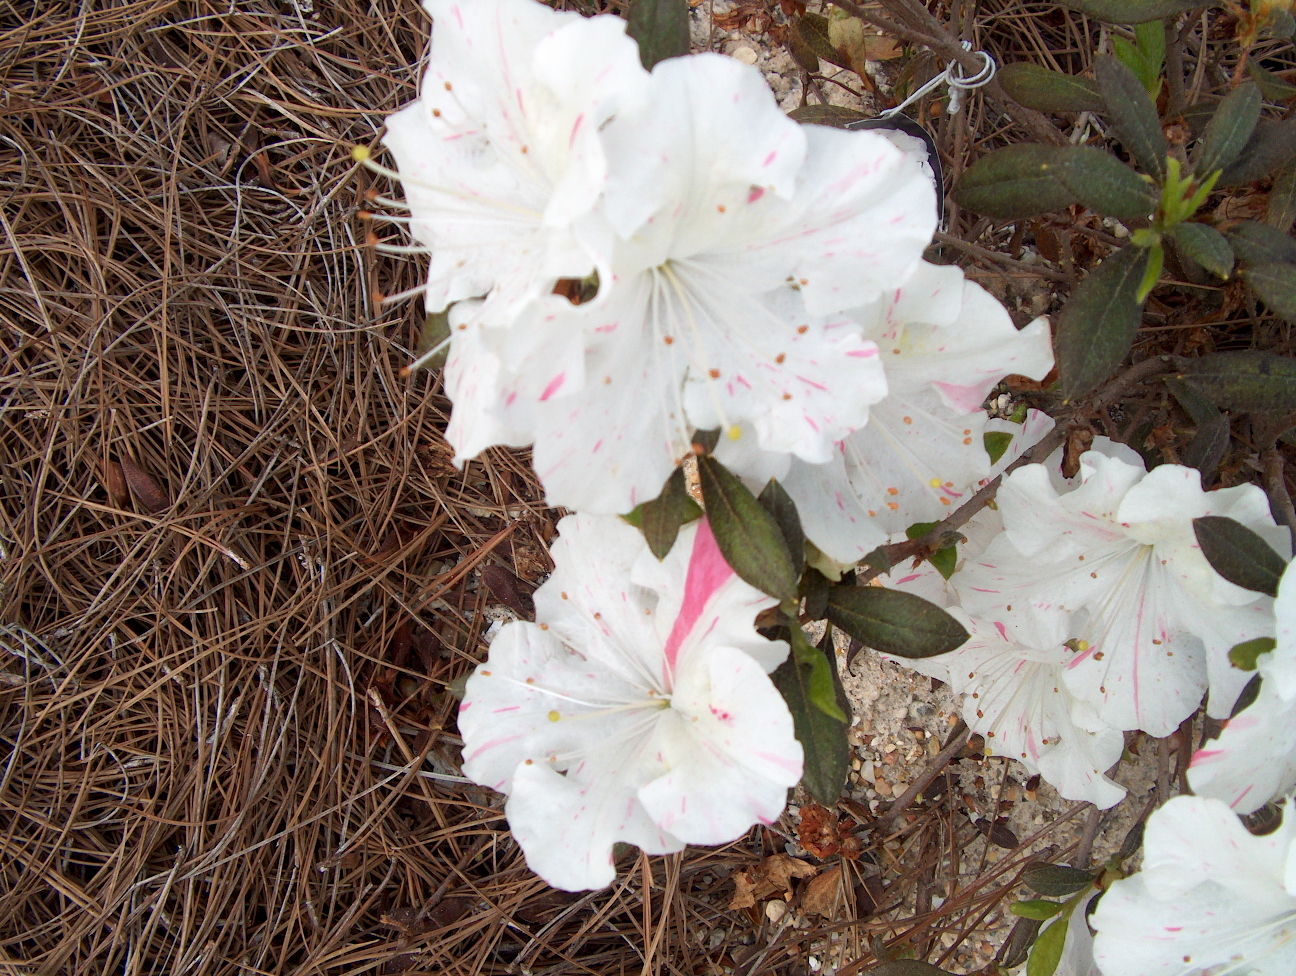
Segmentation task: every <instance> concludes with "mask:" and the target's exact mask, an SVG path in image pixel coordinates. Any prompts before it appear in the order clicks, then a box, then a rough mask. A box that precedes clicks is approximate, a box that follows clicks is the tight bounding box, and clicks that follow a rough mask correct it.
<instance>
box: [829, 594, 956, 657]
mask: <svg viewBox="0 0 1296 976" xmlns="http://www.w3.org/2000/svg"><path fill="white" fill-rule="evenodd" d="M828 619H829V620H831V621H832V622H833V624H835V625H836V626H838V627H840V628H841V629H842V630H844V631H846V633H848V634H850V635H851V636H852V637H854V638H855V639H856V640H858V641H860V642H862V643H864V644H866V645H868V646H869V647H872V648H873V649H875V650H878V651H882V652H884V653H886V654H895V655H896V656H898V657H907V658H918V657H933V656H935V655H937V654H944V653H946V652H948V651H952V650H954V648H956V647H958V646H959V645H961V644H962V643H963V642H964V641H966V640H967V639H968V633H967V631H966V630H964V629H963V627H962V626H961V625H960V624H959V622H958V621H957V620H955V619H954V618H953V617H951V616H950V615H949V614H948V613H946V612H945V611H944V610H942V609H941V608H940V607H938V606H936V604H934V603H928V602H927V601H926V600H924V599H922V598H921V597H917V596H914V595H913V594H912V593H905V592H903V591H901V590H889V589H884V588H883V587H880V586H834V587H833V588H832V590H831V591H830V592H829V594H828Z"/></svg>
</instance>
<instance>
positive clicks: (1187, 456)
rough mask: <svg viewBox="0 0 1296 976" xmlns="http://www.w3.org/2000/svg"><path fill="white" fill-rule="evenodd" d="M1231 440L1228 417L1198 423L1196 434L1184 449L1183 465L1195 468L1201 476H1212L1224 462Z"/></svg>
mask: <svg viewBox="0 0 1296 976" xmlns="http://www.w3.org/2000/svg"><path fill="white" fill-rule="evenodd" d="M1231 438H1232V428H1231V427H1230V426H1229V420H1228V417H1225V416H1224V415H1223V414H1219V415H1218V416H1216V417H1215V418H1213V419H1211V420H1207V421H1204V422H1202V423H1199V424H1198V425H1197V433H1195V434H1194V435H1193V439H1192V440H1191V441H1189V442H1188V446H1187V447H1185V448H1184V452H1183V463H1184V464H1186V465H1188V467H1190V468H1196V469H1197V470H1198V471H1200V472H1201V473H1202V474H1203V475H1207V474H1213V473H1214V472H1215V471H1216V469H1218V468H1219V464H1220V462H1221V461H1222V460H1224V454H1225V452H1226V451H1228V446H1229V441H1230V439H1231Z"/></svg>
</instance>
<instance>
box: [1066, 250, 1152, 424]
mask: <svg viewBox="0 0 1296 976" xmlns="http://www.w3.org/2000/svg"><path fill="white" fill-rule="evenodd" d="M1148 266H1149V255H1148V250H1147V249H1146V248H1141V247H1134V246H1132V245H1131V246H1129V247H1125V248H1122V249H1121V250H1119V251H1117V252H1116V253H1115V254H1112V255H1109V256H1108V257H1107V259H1106V260H1105V261H1103V263H1102V264H1100V265H1098V268H1097V270H1095V271H1094V272H1093V273H1092V274H1090V275H1089V277H1087V278H1086V279H1085V280H1084V281H1082V282H1080V285H1079V287H1078V288H1076V290H1075V291H1074V292H1073V293H1072V294H1071V298H1070V300H1069V301H1068V302H1067V303H1066V305H1065V306H1064V307H1063V309H1062V312H1061V314H1059V315H1058V321H1057V361H1058V380H1059V382H1058V387H1059V389H1060V390H1061V392H1062V395H1063V396H1064V397H1065V398H1066V399H1067V400H1075V399H1077V398H1078V397H1080V396H1082V395H1083V394H1085V393H1088V392H1089V391H1090V390H1092V389H1093V388H1094V387H1096V386H1097V385H1098V384H1099V383H1101V382H1102V381H1103V380H1105V379H1106V378H1107V377H1108V376H1110V375H1111V374H1112V372H1113V370H1115V369H1116V367H1117V366H1119V365H1120V364H1121V361H1122V360H1123V359H1124V358H1125V355H1126V353H1128V352H1129V349H1130V346H1131V345H1132V344H1133V342H1134V336H1135V335H1136V334H1137V332H1138V327H1139V323H1140V322H1142V321H1143V303H1142V302H1140V301H1138V297H1137V296H1138V290H1139V285H1140V284H1141V283H1142V281H1143V276H1144V274H1145V273H1146V272H1147V269H1148Z"/></svg>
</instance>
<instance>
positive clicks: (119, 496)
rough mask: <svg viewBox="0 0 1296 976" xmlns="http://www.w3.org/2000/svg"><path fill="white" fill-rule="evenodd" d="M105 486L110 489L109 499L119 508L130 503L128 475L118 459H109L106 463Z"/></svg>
mask: <svg viewBox="0 0 1296 976" xmlns="http://www.w3.org/2000/svg"><path fill="white" fill-rule="evenodd" d="M104 488H105V489H106V490H107V491H108V500H109V501H111V502H112V503H113V504H114V505H116V506H117V507H118V508H125V507H126V506H127V505H128V504H129V503H130V490H129V489H128V488H127V487H126V475H124V474H123V473H122V466H121V465H120V464H118V463H117V462H116V461H109V462H108V463H107V464H105V465H104Z"/></svg>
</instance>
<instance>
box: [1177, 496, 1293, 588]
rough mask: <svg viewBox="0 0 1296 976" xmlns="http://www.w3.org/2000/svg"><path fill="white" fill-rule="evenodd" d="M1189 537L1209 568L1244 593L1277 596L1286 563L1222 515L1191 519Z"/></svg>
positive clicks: (1246, 530)
mask: <svg viewBox="0 0 1296 976" xmlns="http://www.w3.org/2000/svg"><path fill="white" fill-rule="evenodd" d="M1193 533H1194V534H1195V535H1196V536H1197V544H1198V545H1199V546H1201V551H1202V555H1203V556H1205V557H1206V561H1207V562H1209V563H1210V564H1211V568H1212V569H1214V570H1215V572H1217V573H1219V574H1220V575H1221V576H1223V577H1224V578H1225V579H1226V580H1228V581H1229V582H1230V583H1233V584H1234V585H1236V586H1240V587H1242V589H1244V590H1254V591H1255V592H1257V593H1266V594H1268V595H1269V596H1277V595H1278V581H1279V580H1280V579H1282V574H1283V570H1284V569H1286V568H1287V564H1286V562H1284V561H1283V559H1282V557H1281V556H1279V555H1278V553H1276V552H1274V551H1273V549H1272V548H1270V546H1269V543H1267V542H1265V541H1264V539H1262V538H1261V537H1260V536H1258V535H1257V534H1256V533H1254V532H1252V531H1251V530H1250V529H1248V528H1247V527H1246V526H1245V525H1243V524H1242V523H1241V522H1237V521H1234V520H1233V519H1231V518H1227V517H1226V516H1223V515H1203V516H1202V517H1201V518H1195V519H1193Z"/></svg>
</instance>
